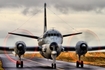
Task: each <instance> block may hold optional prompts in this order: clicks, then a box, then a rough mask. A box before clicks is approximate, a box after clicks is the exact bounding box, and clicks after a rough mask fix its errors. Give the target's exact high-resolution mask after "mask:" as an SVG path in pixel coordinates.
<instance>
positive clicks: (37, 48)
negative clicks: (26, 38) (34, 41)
mask: <svg viewBox="0 0 105 70" xmlns="http://www.w3.org/2000/svg"><path fill="white" fill-rule="evenodd" d="M26 51H41V48H40V47H39V46H27V47H26Z"/></svg>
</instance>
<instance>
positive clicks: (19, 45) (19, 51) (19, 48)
mask: <svg viewBox="0 0 105 70" xmlns="http://www.w3.org/2000/svg"><path fill="white" fill-rule="evenodd" d="M25 51H26V44H25V43H24V42H23V41H18V42H16V43H15V54H16V55H23V54H24V53H25Z"/></svg>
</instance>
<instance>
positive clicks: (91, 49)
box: [88, 46, 105, 51]
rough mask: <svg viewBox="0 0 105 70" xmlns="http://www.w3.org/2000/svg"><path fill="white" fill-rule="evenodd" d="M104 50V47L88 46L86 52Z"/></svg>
mask: <svg viewBox="0 0 105 70" xmlns="http://www.w3.org/2000/svg"><path fill="white" fill-rule="evenodd" d="M95 50H105V46H90V47H89V48H88V51H95Z"/></svg>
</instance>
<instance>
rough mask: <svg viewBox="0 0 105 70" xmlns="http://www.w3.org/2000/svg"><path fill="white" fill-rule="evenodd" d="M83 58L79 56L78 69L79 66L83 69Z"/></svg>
mask: <svg viewBox="0 0 105 70" xmlns="http://www.w3.org/2000/svg"><path fill="white" fill-rule="evenodd" d="M80 58H81V56H80V55H79V61H77V62H76V67H77V68H78V67H79V66H81V68H83V66H84V63H83V61H81V60H80Z"/></svg>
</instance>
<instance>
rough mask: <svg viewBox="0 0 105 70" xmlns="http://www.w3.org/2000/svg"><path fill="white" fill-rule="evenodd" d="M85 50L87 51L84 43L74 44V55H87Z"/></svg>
mask: <svg viewBox="0 0 105 70" xmlns="http://www.w3.org/2000/svg"><path fill="white" fill-rule="evenodd" d="M87 50H88V45H87V43H86V42H84V41H79V42H78V43H77V44H76V53H77V54H78V55H84V54H86V53H87Z"/></svg>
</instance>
